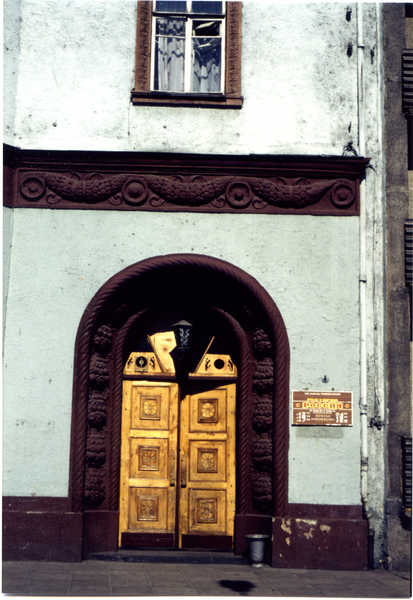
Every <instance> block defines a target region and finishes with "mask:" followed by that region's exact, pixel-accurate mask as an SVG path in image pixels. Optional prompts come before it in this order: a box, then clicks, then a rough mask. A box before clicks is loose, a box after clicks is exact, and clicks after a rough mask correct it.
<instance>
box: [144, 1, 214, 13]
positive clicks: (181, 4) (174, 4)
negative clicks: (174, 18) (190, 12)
mask: <svg viewBox="0 0 413 600" xmlns="http://www.w3.org/2000/svg"><path fill="white" fill-rule="evenodd" d="M206 4H207V3H206ZM218 4H219V3H218ZM155 10H158V11H160V12H168V13H175V12H186V0H162V1H159V0H157V2H156V6H155Z"/></svg>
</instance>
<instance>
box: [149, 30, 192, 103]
mask: <svg viewBox="0 0 413 600" xmlns="http://www.w3.org/2000/svg"><path fill="white" fill-rule="evenodd" d="M156 33H157V35H156V48H155V89H156V90H159V91H163V92H184V91H185V21H184V20H182V19H170V18H165V19H157V20H156ZM178 36H179V37H178Z"/></svg>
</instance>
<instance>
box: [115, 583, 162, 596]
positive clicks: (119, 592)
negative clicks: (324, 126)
mask: <svg viewBox="0 0 413 600" xmlns="http://www.w3.org/2000/svg"><path fill="white" fill-rule="evenodd" d="M112 595H113V596H154V595H155V594H154V592H153V590H152V589H151V588H143V589H136V587H135V586H132V587H129V586H125V585H122V586H112Z"/></svg>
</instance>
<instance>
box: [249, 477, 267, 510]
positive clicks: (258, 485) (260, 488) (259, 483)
mask: <svg viewBox="0 0 413 600" xmlns="http://www.w3.org/2000/svg"><path fill="white" fill-rule="evenodd" d="M271 502H272V483H271V475H270V474H269V473H268V474H267V473H265V474H263V475H260V476H259V477H257V478H256V479H255V481H253V484H252V504H253V506H254V508H255V509H256V510H258V511H259V512H266V511H267V510H268V509H269V508H270V506H271Z"/></svg>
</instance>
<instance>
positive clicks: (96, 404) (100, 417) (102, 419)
mask: <svg viewBox="0 0 413 600" xmlns="http://www.w3.org/2000/svg"><path fill="white" fill-rule="evenodd" d="M87 419H88V422H89V424H90V425H91V427H94V428H96V429H101V428H102V427H103V426H104V425H105V424H106V398H105V396H104V395H103V394H101V393H100V392H98V391H97V390H92V391H91V392H90V394H89V400H88V411H87Z"/></svg>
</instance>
